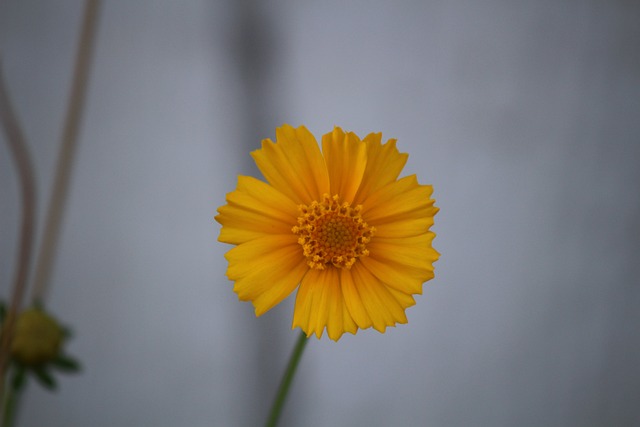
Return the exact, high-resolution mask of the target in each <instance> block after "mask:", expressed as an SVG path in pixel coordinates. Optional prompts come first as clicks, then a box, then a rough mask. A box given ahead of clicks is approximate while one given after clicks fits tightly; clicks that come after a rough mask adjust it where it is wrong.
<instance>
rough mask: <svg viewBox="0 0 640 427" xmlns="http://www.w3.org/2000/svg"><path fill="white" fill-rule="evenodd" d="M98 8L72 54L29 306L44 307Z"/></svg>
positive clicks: (92, 3)
mask: <svg viewBox="0 0 640 427" xmlns="http://www.w3.org/2000/svg"><path fill="white" fill-rule="evenodd" d="M99 7H100V1H99V0H87V1H86V3H85V9H84V17H83V22H82V30H81V33H80V40H79V43H78V50H77V52H76V62H75V68H74V72H73V80H72V86H71V95H70V97H69V103H68V105H67V113H66V118H65V123H64V129H63V132H62V141H61V143H60V153H59V155H58V164H57V167H56V175H55V180H54V183H53V189H52V191H51V196H50V197H51V198H50V200H49V208H48V211H47V217H46V220H45V221H46V222H45V228H44V232H43V236H42V244H41V246H40V251H39V252H38V259H37V263H36V273H35V279H34V284H33V291H32V294H31V299H32V300H33V302H39V303H44V299H45V298H46V295H47V288H48V285H49V280H50V277H51V268H52V266H53V263H54V258H55V253H56V247H57V245H58V240H59V236H60V228H61V223H62V217H63V216H64V210H65V206H66V201H67V196H68V193H69V181H70V178H71V172H72V166H73V160H74V157H75V152H76V146H77V141H78V131H79V128H80V123H81V121H82V113H83V110H84V104H85V99H86V88H87V82H88V79H89V72H90V68H91V59H92V56H93V47H94V45H95V36H96V22H97V20H98V10H99Z"/></svg>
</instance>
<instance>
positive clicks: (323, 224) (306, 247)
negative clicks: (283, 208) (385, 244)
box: [292, 194, 375, 270]
mask: <svg viewBox="0 0 640 427" xmlns="http://www.w3.org/2000/svg"><path fill="white" fill-rule="evenodd" d="M298 208H299V210H300V216H299V217H298V225H297V226H295V227H293V228H292V231H293V233H294V234H296V235H297V236H298V243H300V246H302V250H303V253H304V256H305V257H306V258H307V264H309V266H310V267H311V268H315V269H318V270H324V269H325V268H326V266H328V265H329V264H331V265H333V266H335V267H339V268H347V269H348V268H351V266H352V265H353V264H354V263H355V262H356V259H357V258H358V257H361V256H367V255H369V251H368V250H367V248H366V246H367V243H369V241H370V240H371V237H372V236H373V234H374V232H375V228H374V227H370V226H369V225H368V224H367V223H366V222H364V220H363V219H362V216H361V215H360V211H361V210H362V206H360V205H358V206H356V207H351V204H350V203H348V202H343V203H340V198H339V197H338V196H337V195H336V196H333V197H331V196H329V195H328V194H325V195H324V197H323V199H322V201H321V202H317V201H314V202H313V203H311V204H310V205H309V206H306V205H300V206H299V207H298Z"/></svg>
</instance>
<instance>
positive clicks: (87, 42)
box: [0, 0, 100, 427]
mask: <svg viewBox="0 0 640 427" xmlns="http://www.w3.org/2000/svg"><path fill="white" fill-rule="evenodd" d="M99 6H100V0H86V2H85V5H84V14H83V21H82V28H81V32H80V39H79V42H78V48H77V52H76V60H75V64H74V70H73V75H72V80H71V94H70V96H69V101H68V104H67V110H66V116H65V122H64V128H63V132H62V137H61V142H60V153H59V157H58V163H57V167H56V171H55V178H54V184H53V189H52V192H51V195H50V202H49V210H48V212H47V216H46V222H45V229H44V234H43V239H42V245H41V248H40V252H39V256H38V260H37V264H36V275H35V281H34V286H33V290H32V296H31V299H32V302H33V304H34V305H36V306H39V307H43V306H44V300H45V298H46V294H47V285H48V283H49V279H50V276H51V268H52V265H53V262H54V258H55V257H54V255H55V251H56V248H57V245H58V237H59V235H60V226H61V222H62V217H63V215H64V208H65V203H66V200H67V194H68V188H69V181H70V177H71V171H72V164H73V159H74V154H75V149H76V145H77V139H78V138H77V137H78V131H79V128H80V123H81V121H82V113H83V110H84V104H85V98H86V87H87V82H88V78H89V72H90V68H91V67H90V66H91V60H92V57H93V50H94V45H95V36H96V23H97V20H98V10H99ZM0 122H1V124H2V127H3V129H4V132H5V135H6V141H7V144H8V146H9V151H10V152H11V154H12V156H13V161H14V163H15V165H16V169H17V172H18V177H19V182H20V192H21V195H22V224H21V231H20V238H19V243H18V256H17V260H16V273H15V279H14V283H13V288H12V290H11V297H10V305H9V307H8V310H7V313H6V316H5V318H4V321H3V323H2V334H1V338H0V404H1V405H2V408H1V409H2V416H1V417H0V422H1V423H2V426H3V427H7V426H10V425H13V423H14V421H15V413H16V405H17V402H18V401H19V397H20V392H21V391H22V389H23V387H22V386H23V384H24V380H23V379H24V369H23V368H22V367H21V368H15V369H18V370H22V371H21V375H19V377H20V378H21V381H10V382H7V380H6V378H7V371H8V370H9V367H10V362H11V359H12V358H11V350H12V339H13V334H14V329H15V328H14V326H15V323H16V318H17V316H18V315H19V313H20V311H21V308H22V301H23V299H24V294H25V292H26V287H27V280H28V275H29V267H30V264H31V254H32V246H33V240H34V234H35V217H36V189H35V176H34V170H33V166H32V162H31V158H30V155H29V150H28V146H27V143H26V140H25V138H24V135H23V132H22V130H21V128H20V125H19V123H18V119H17V117H16V114H15V112H14V110H13V108H12V106H11V103H10V101H9V95H8V91H7V90H6V85H5V79H4V75H3V73H2V64H1V63H0ZM60 361H62V362H65V363H66V362H69V363H70V365H69V363H67V365H69V366H66V368H67V369H68V370H69V371H74V370H77V369H78V365H77V362H75V360H73V359H67V358H65V357H57V358H55V359H54V362H56V363H58V364H60V363H61V362H60ZM62 364H63V365H64V363H62ZM14 365H15V364H12V365H11V366H12V367H13V366H14ZM35 372H36V375H37V376H39V377H40V378H41V380H44V383H45V385H46V384H48V385H49V388H53V387H55V381H54V380H53V378H52V377H50V375H49V373H48V372H47V371H46V370H45V366H36V367H35ZM38 374H39V375H38ZM7 386H9V388H8V390H7Z"/></svg>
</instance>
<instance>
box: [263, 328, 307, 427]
mask: <svg viewBox="0 0 640 427" xmlns="http://www.w3.org/2000/svg"><path fill="white" fill-rule="evenodd" d="M308 341H309V339H308V338H307V336H306V335H305V334H304V332H301V333H300V336H299V337H298V341H297V342H296V345H295V347H294V348H293V353H291V358H290V359H289V364H288V365H287V369H286V371H284V375H283V376H282V381H281V383H280V388H279V389H278V394H276V398H275V400H274V401H273V406H272V407H271V412H269V418H268V419H267V424H266V426H267V427H275V426H277V425H278V420H279V419H280V414H281V413H282V408H283V407H284V402H285V401H286V400H287V395H288V394H289V388H290V387H291V382H292V381H293V377H294V376H295V374H296V368H297V367H298V363H299V362H300V358H301V357H302V352H303V351H304V349H305V347H306V345H307V342H308Z"/></svg>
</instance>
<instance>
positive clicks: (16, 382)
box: [11, 365, 27, 393]
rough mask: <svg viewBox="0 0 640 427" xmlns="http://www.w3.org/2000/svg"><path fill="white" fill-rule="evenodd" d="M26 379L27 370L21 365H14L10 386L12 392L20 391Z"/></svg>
mask: <svg viewBox="0 0 640 427" xmlns="http://www.w3.org/2000/svg"><path fill="white" fill-rule="evenodd" d="M26 380H27V370H26V369H25V367H24V366H22V365H14V371H13V376H12V377H11V388H12V389H13V391H14V393H18V392H20V390H22V388H23V387H24V385H25V383H26Z"/></svg>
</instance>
